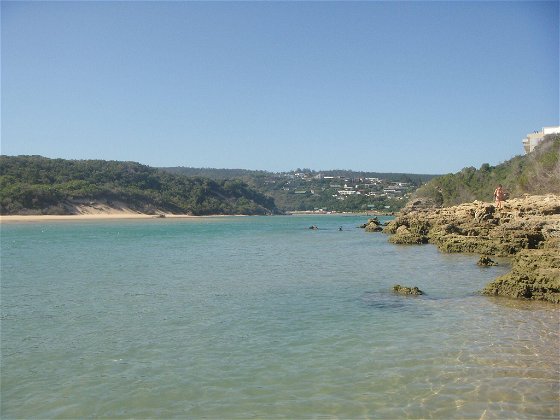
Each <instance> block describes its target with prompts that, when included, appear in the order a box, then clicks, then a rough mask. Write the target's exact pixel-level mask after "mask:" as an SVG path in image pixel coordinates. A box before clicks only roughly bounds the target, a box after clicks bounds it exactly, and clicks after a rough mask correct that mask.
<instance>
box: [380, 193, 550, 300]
mask: <svg viewBox="0 0 560 420" xmlns="http://www.w3.org/2000/svg"><path fill="white" fill-rule="evenodd" d="M383 232H385V233H387V234H390V235H391V236H390V237H389V241H390V242H392V243H395V244H425V243H431V244H434V245H436V246H437V247H438V249H439V250H440V251H442V252H450V253H451V252H467V253H477V254H479V255H485V256H488V257H489V256H500V257H513V256H519V258H517V257H516V260H515V261H514V266H513V270H512V272H511V273H509V274H507V275H505V276H502V277H500V278H499V279H496V281H495V282H492V283H491V284H489V285H488V286H487V288H485V293H486V294H497V295H503V296H512V297H524V298H530V299H543V300H549V301H552V302H559V301H560V298H558V282H559V280H558V278H559V277H560V267H558V266H557V263H556V262H554V261H556V260H554V261H553V262H552V263H549V261H550V258H553V256H554V255H560V196H558V195H554V194H548V195H542V196H524V197H520V198H512V199H509V200H507V201H506V202H505V203H504V206H503V208H500V209H497V208H495V207H494V206H493V205H492V204H489V203H483V202H479V201H475V202H473V203H465V204H461V205H458V206H454V207H444V208H435V209H426V208H423V207H422V206H418V205H414V203H413V205H410V206H407V207H406V208H405V209H403V210H402V211H401V213H400V214H399V215H398V217H396V218H395V219H394V220H392V221H391V222H390V223H388V224H387V226H386V227H385V229H384V230H383ZM541 250H548V251H549V252H548V253H540V252H538V251H541Z"/></svg>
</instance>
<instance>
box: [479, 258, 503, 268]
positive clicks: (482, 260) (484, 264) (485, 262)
mask: <svg viewBox="0 0 560 420" xmlns="http://www.w3.org/2000/svg"><path fill="white" fill-rule="evenodd" d="M476 265H480V266H482V267H490V266H492V265H498V263H497V262H496V261H494V260H492V259H491V258H490V257H487V256H486V255H482V256H481V257H480V258H479V260H478V262H477V263H476Z"/></svg>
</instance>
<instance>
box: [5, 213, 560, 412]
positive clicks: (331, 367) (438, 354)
mask: <svg viewBox="0 0 560 420" xmlns="http://www.w3.org/2000/svg"><path fill="white" fill-rule="evenodd" d="M366 219H367V218H366V217H363V216H362V217H357V216H278V217H221V218H203V219H195V220H191V219H188V220H187V219H183V220H166V219H154V220H142V221H134V220H128V221H122V220H121V221H110V222H107V221H103V222H100V221H90V222H64V223H61V222H59V223H56V222H53V223H32V224H25V223H22V224H6V225H3V226H2V227H1V245H2V246H1V351H2V353H1V411H0V415H1V417H2V418H4V419H7V418H76V417H80V418H82V417H101V418H107V417H110V418H130V417H134V418H147V417H150V418H210V419H222V418H227V419H229V418H232V419H237V418H317V417H319V418H440V419H448V418H476V419H479V418H485V419H486V418H558V417H559V416H560V408H559V404H560V399H559V391H560V387H559V382H560V362H559V357H558V355H559V348H560V338H559V316H560V312H559V309H558V307H557V306H554V305H549V304H544V303H531V302H517V301H512V300H508V299H496V298H488V297H483V296H479V295H477V294H476V293H475V292H476V291H477V290H480V289H481V288H482V287H483V286H484V285H485V284H486V283H487V282H488V281H490V280H491V279H493V278H495V277H496V276H498V275H500V274H502V273H504V272H506V271H508V267H507V266H506V265H503V264H502V265H500V266H498V267H490V268H480V267H478V266H477V265H476V261H477V258H478V256H475V255H450V254H442V253H440V252H438V251H437V249H436V248H435V247H433V246H430V245H426V246H396V245H392V244H390V243H388V242H387V238H386V236H385V235H383V234H376V233H366V232H364V231H363V230H362V229H356V226H357V225H359V224H361V223H364V222H365V220H366ZM312 224H316V225H318V226H319V228H320V230H318V231H312V230H309V229H307V227H308V226H310V225H312ZM339 226H342V228H343V230H342V231H339V230H338V227H339ZM397 283H400V284H403V285H409V286H418V287H419V288H420V289H422V290H424V291H425V292H427V294H426V295H424V296H419V297H402V296H396V295H394V294H393V293H392V292H391V287H392V286H393V285H394V284H397Z"/></svg>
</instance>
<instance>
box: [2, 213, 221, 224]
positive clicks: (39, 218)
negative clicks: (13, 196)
mask: <svg viewBox="0 0 560 420" xmlns="http://www.w3.org/2000/svg"><path fill="white" fill-rule="evenodd" d="M201 217H216V216H190V215H188V214H165V215H153V214H143V213H100V214H69V215H32V216H22V215H13V216H0V224H1V223H24V222H29V223H33V222H35V223H37V222H52V221H82V220H83V221H86V220H121V219H161V218H166V219H189V218H192V219H197V218H201Z"/></svg>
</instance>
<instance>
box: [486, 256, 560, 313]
mask: <svg viewBox="0 0 560 420" xmlns="http://www.w3.org/2000/svg"><path fill="white" fill-rule="evenodd" d="M512 264H513V265H512V270H511V272H510V273H508V274H505V275H503V276H501V277H498V278H497V279H496V280H494V281H493V282H491V283H490V284H488V285H487V286H486V287H485V288H484V289H483V290H482V293H483V294H485V295H498V296H508V297H515V298H525V299H533V300H547V301H549V302H554V303H560V253H559V252H558V250H557V249H542V250H541V249H539V250H523V251H521V252H519V254H517V255H516V256H515V257H514V258H513V261H512Z"/></svg>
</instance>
